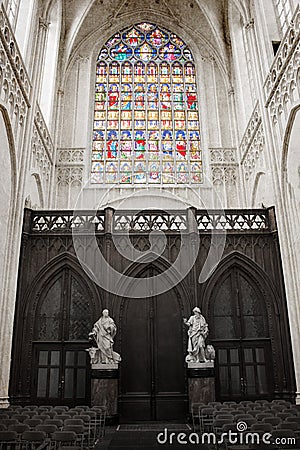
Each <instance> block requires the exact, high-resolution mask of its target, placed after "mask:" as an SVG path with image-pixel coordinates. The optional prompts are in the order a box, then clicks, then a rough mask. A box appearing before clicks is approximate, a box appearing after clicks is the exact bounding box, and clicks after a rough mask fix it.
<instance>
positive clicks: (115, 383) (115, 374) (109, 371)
mask: <svg viewBox="0 0 300 450" xmlns="http://www.w3.org/2000/svg"><path fill="white" fill-rule="evenodd" d="M100 366H101V367H100ZM103 366H105V367H104V368H103ZM91 378H92V380H91V404H92V406H103V405H105V406H106V408H107V419H108V422H109V423H113V422H116V421H117V420H118V393H119V369H118V364H110V365H109V364H93V365H92V371H91Z"/></svg>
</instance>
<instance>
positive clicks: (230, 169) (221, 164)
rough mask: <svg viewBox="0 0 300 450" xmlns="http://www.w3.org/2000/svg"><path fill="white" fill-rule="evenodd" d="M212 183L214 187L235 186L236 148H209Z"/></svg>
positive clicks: (236, 176)
mask: <svg viewBox="0 0 300 450" xmlns="http://www.w3.org/2000/svg"><path fill="white" fill-rule="evenodd" d="M209 152H210V163H211V171H212V183H213V185H214V186H216V187H218V186H223V185H224V184H225V185H227V186H235V185H236V184H237V179H238V171H237V169H238V162H237V157H236V148H210V149H209Z"/></svg>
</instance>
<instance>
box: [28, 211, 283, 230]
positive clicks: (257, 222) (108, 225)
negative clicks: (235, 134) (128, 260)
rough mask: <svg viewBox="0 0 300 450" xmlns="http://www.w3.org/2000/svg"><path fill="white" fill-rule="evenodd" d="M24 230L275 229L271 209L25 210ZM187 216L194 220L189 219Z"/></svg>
mask: <svg viewBox="0 0 300 450" xmlns="http://www.w3.org/2000/svg"><path fill="white" fill-rule="evenodd" d="M26 211H27V214H28V217H29V220H28V222H27V223H28V231H29V232H30V233H33V234H36V233H42V234H52V233H55V234H70V233H72V232H73V231H76V232H79V233H89V232H95V233H100V234H101V233H105V232H113V233H117V234H119V233H127V232H131V233H134V234H135V233H137V234H139V233H150V232H151V231H162V232H164V233H172V234H180V233H181V232H191V231H198V232H199V233H211V232H212V231H217V232H255V233H261V232H268V231H274V230H275V229H276V224H275V222H274V220H273V217H274V209H273V208H270V209H253V210H212V211H203V210H196V209H193V208H191V209H187V210H181V211H168V212H164V211H114V210H113V209H111V208H107V209H105V210H104V211H98V212H95V211H80V212H76V213H75V212H72V211H56V212H53V211H30V210H26ZM191 215H192V216H193V218H194V220H191Z"/></svg>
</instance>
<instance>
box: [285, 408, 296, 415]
mask: <svg viewBox="0 0 300 450" xmlns="http://www.w3.org/2000/svg"><path fill="white" fill-rule="evenodd" d="M282 412H283V413H289V414H293V415H295V416H297V415H298V414H299V411H298V409H296V408H286V409H283V410H282Z"/></svg>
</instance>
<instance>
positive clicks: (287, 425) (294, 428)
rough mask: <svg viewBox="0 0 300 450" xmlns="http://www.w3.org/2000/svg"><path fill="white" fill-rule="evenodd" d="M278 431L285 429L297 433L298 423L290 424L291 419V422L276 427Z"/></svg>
mask: <svg viewBox="0 0 300 450" xmlns="http://www.w3.org/2000/svg"><path fill="white" fill-rule="evenodd" d="M277 428H278V429H281V428H284V429H287V430H294V431H299V428H300V427H299V423H297V422H292V419H291V421H286V420H285V421H284V422H281V423H280V424H279V425H278V427H277Z"/></svg>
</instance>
